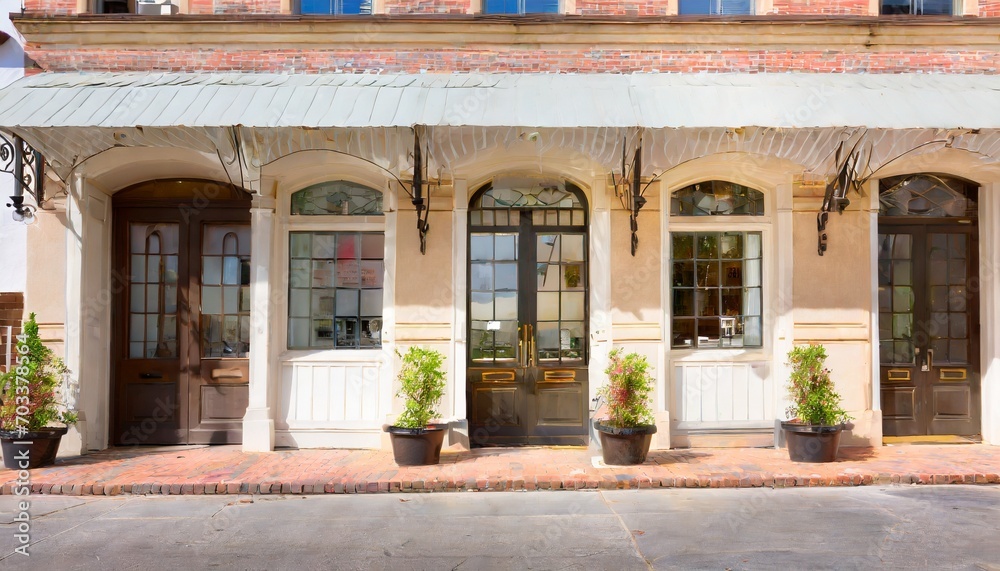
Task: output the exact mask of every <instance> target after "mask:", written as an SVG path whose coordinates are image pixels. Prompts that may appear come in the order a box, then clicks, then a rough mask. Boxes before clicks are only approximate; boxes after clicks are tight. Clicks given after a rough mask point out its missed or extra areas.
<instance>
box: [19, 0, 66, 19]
mask: <svg viewBox="0 0 1000 571" xmlns="http://www.w3.org/2000/svg"><path fill="white" fill-rule="evenodd" d="M24 11H25V12H41V13H43V14H46V15H49V16H61V15H65V14H75V13H76V0H24Z"/></svg>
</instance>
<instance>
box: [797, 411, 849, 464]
mask: <svg viewBox="0 0 1000 571" xmlns="http://www.w3.org/2000/svg"><path fill="white" fill-rule="evenodd" d="M781 428H782V429H783V430H784V431H785V442H786V444H787V446H788V457H789V459H791V461H792V462H833V461H834V460H836V459H837V449H838V448H840V434H841V433H842V432H843V431H844V425H843V424H838V425H836V426H826V425H811V424H802V423H799V422H793V421H784V422H782V423H781Z"/></svg>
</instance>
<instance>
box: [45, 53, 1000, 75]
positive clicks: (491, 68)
mask: <svg viewBox="0 0 1000 571" xmlns="http://www.w3.org/2000/svg"><path fill="white" fill-rule="evenodd" d="M30 55H31V57H32V58H34V59H35V61H37V62H38V63H39V64H40V65H41V66H42V67H43V68H45V69H47V70H50V71H192V72H198V71H248V72H249V71H257V72H286V71H291V70H293V69H294V70H295V71H296V72H306V73H310V72H312V73H318V72H333V71H336V72H345V73H351V72H358V73H361V72H371V71H380V72H382V73H419V72H421V71H426V72H429V73H435V72H436V73H446V72H561V73H577V72H579V73H601V72H603V73H630V72H701V71H704V72H745V73H765V72H771V73H773V72H785V71H800V72H818V73H831V72H832V73H904V72H918V71H919V72H947V73H977V74H983V73H985V74H995V73H997V72H998V70H1000V52H997V51H964V52H962V51H936V52H935V51H926V50H907V51H898V52H883V53H869V52H857V51H852V52H840V51H833V50H822V51H820V50H816V51H776V50H735V49H730V50H714V51H699V50H663V51H639V50H635V51H630V50H599V49H589V50H558V51H554V50H532V49H509V50H496V49H490V50H475V49H459V48H455V49H440V50H408V51H398V50H393V49H382V50H368V49H366V50H363V51H356V50H347V49H344V50H310V51H302V50H294V49H289V50H266V51H256V50H252V51H251V50H243V51H224V50H204V49H202V50H199V49H192V50H162V51H159V50H157V51H150V50H143V51H135V50H95V49H89V50H52V51H45V50H31V51H30Z"/></svg>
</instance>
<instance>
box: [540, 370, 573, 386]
mask: <svg viewBox="0 0 1000 571" xmlns="http://www.w3.org/2000/svg"><path fill="white" fill-rule="evenodd" d="M545 380H546V382H550V383H551V382H563V383H567V382H570V381H575V380H576V371H545Z"/></svg>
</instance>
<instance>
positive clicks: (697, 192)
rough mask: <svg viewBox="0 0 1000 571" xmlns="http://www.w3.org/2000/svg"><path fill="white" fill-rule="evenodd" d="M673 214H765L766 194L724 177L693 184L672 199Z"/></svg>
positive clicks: (678, 192)
mask: <svg viewBox="0 0 1000 571" xmlns="http://www.w3.org/2000/svg"><path fill="white" fill-rule="evenodd" d="M670 214H671V215H672V216H720V215H722V216H733V215H736V216H739V215H744V216H762V215H763V214H764V193H763V192H760V191H759V190H754V189H752V188H749V187H746V186H743V185H740V184H736V183H732V182H726V181H722V180H710V181H707V182H700V183H698V184H692V185H691V186H688V187H685V188H682V189H680V190H678V191H676V192H674V194H673V196H672V197H671V198H670Z"/></svg>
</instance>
